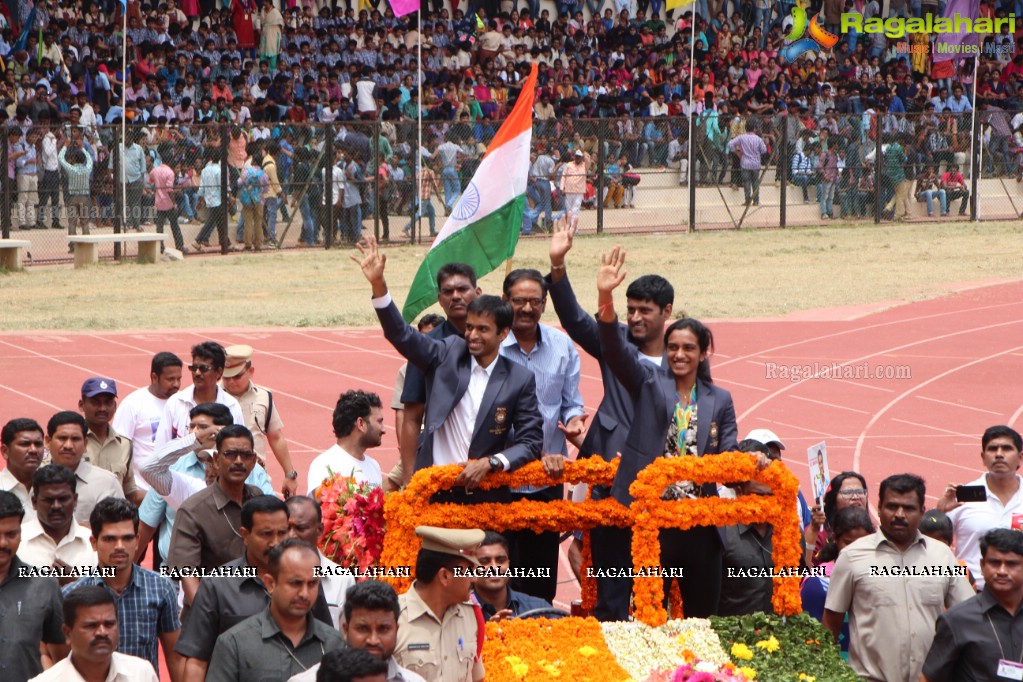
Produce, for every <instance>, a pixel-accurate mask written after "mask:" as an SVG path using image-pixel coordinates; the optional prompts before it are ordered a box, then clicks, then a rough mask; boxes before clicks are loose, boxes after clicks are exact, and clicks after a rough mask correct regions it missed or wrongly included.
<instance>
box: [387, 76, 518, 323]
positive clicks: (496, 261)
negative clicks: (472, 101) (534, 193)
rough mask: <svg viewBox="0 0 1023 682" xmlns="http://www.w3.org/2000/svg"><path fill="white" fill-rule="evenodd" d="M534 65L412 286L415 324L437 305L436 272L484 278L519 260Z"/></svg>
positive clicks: (410, 311) (409, 306)
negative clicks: (452, 269)
mask: <svg viewBox="0 0 1023 682" xmlns="http://www.w3.org/2000/svg"><path fill="white" fill-rule="evenodd" d="M535 89H536V65H535V64H534V65H533V68H532V71H531V72H530V74H529V78H527V79H526V84H525V86H523V88H522V92H521V93H520V94H519V99H518V101H516V102H515V107H514V108H513V109H512V112H511V116H509V117H508V118H507V119H506V120H505V122H504V124H503V125H502V126H501V129H500V130H498V131H497V135H496V136H494V141H493V142H491V143H490V147H489V148H487V153H486V155H485V156H484V157H483V161H481V162H480V166H479V168H478V169H477V170H476V173H475V175H473V176H472V180H471V181H470V182H469V186H468V187H467V188H466V189H465V191H464V192H463V193H462V196H461V197H460V198H459V199H458V203H456V204H455V207H454V209H452V211H451V215H450V216H448V219H447V222H446V223H444V227H443V228H442V229H441V231H440V232H438V233H437V237H436V239H434V241H433V245H432V246H431V247H430V251H429V253H427V254H426V258H425V259H424V260H423V263H422V265H420V266H419V271H418V272H417V273H416V277H415V279H414V280H412V288H411V289H410V290H409V295H408V299H407V300H406V301H405V307H404V308H402V311H401V314H402V316H404V318H405V319H406V320H407V321H409V322H411V321H412V320H414V319H415V317H416V315H418V314H419V313H420V312H422V311H423V310H426V309H427V308H429V307H430V306H431V305H433V304H434V303H435V302H436V301H437V271H438V270H439V269H440V268H441V267H443V266H444V265H446V264H447V263H468V264H469V265H471V266H472V267H473V268H475V270H476V274H477V275H479V276H481V277H482V276H483V275H485V274H487V273H488V272H491V271H492V270H494V269H496V268H497V267H498V266H499V265H501V263H503V262H504V261H506V260H507V259H509V258H511V257H512V256H513V255H514V254H515V245H516V244H518V242H519V230H520V229H521V227H522V211H523V209H524V208H525V205H526V182H527V180H528V177H529V145H530V142H531V141H532V139H533V95H534V91H535Z"/></svg>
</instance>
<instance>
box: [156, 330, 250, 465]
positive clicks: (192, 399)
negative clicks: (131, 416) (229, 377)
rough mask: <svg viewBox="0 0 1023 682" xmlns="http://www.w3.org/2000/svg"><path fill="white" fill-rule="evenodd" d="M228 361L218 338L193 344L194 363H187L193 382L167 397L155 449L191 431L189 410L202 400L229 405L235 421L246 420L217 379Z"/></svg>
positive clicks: (240, 409) (239, 406) (240, 422)
mask: <svg viewBox="0 0 1023 682" xmlns="http://www.w3.org/2000/svg"><path fill="white" fill-rule="evenodd" d="M226 361H227V354H226V353H225V352H224V347H223V346H221V345H220V344H219V343H217V342H216V341H203V342H202V343H200V344H196V345H195V346H192V364H190V365H188V367H187V369H188V371H189V373H190V374H191V375H192V385H191V386H189V387H188V388H182V389H181V390H179V391H178V392H177V393H175V394H174V395H172V396H170V397H169V398H167V404H166V405H164V408H163V417H162V418H161V419H160V428H159V429H157V432H156V440H155V442H154V444H153V447H154V449H158V448H160V446H162V445H164V444H165V443H167V442H168V441H172V440H174V439H175V438H180V437H181V436H184V435H185V434H186V433H188V426H189V416H188V413H189V412H190V411H191V409H192V408H193V407H195V406H196V405H198V404H199V403H220V404H221V405H226V406H227V408H228V409H229V410H231V416H232V417H234V423H235V424H244V423H245V417H244V416H243V415H242V408H241V405H239V404H238V401H237V400H235V398H234V396H232V395H231V394H230V393H228V392H227V391H226V390H224V389H223V388H222V387H221V386H220V385H219V384H218V383H217V382H218V381H220V378H221V377H222V376H223V375H224V365H225V363H226Z"/></svg>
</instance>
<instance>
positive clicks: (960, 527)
mask: <svg viewBox="0 0 1023 682" xmlns="http://www.w3.org/2000/svg"><path fill="white" fill-rule="evenodd" d="M1016 480H1017V481H1018V482H1019V483H1020V487H1019V490H1017V491H1016V494H1015V495H1013V496H1012V499H1011V500H1009V504H1007V505H1003V504H1002V501H1001V500H999V499H998V497H997V496H996V495H995V494H994V493H993V492H991V488H989V487H988V485H987V474H985V475H983V476H981V477H980V478H978V479H977V480H976V481H973V482H972V483H970V484H969V485H982V486H984V489H985V490H987V501H985V502H965V503H963V505H962V506H960V507H956V508H955V509H953V510H952V511H950V512H948V518H950V519H951V520H952V533H953V535H954V537H955V546H956V557H957V558H958V559H960V560H962V561H963V562H964V563H965V564H966V566H967V568H969V569H970V571H972V572H973V577H974V578H976V579H977V589H978V590H980V589H983V588H984V574H983V573H982V572H981V570H980V539H981V538H982V537H984V533H986V532H988V531H989V530H991V529H992V528H1012V527H1013V523H1012V521H1013V517H1019V522H1020V523H1019V527H1023V476H1020V475H1019V474H1016Z"/></svg>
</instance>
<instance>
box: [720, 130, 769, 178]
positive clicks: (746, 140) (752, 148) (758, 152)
mask: <svg viewBox="0 0 1023 682" xmlns="http://www.w3.org/2000/svg"><path fill="white" fill-rule="evenodd" d="M736 149H738V150H739V153H740V154H742V158H740V159H739V166H740V167H741V168H742V169H743V170H760V157H761V156H763V155H764V154H766V153H767V145H766V144H764V141H763V140H762V139H761V138H760V136H759V135H757V134H756V133H743V134H741V135H739V136H738V137H735V138H733V139H732V140H731V142H729V143H728V151H730V152H734V151H735V150H736Z"/></svg>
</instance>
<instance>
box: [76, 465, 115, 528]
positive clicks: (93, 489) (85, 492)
mask: <svg viewBox="0 0 1023 682" xmlns="http://www.w3.org/2000/svg"><path fill="white" fill-rule="evenodd" d="M75 478H77V479H78V482H77V483H76V486H75V487H76V492H77V493H78V504H76V505H75V520H77V521H78V523H85V524H87V523H89V515H90V514H92V509H93V507H95V506H96V505H97V504H98V503H99V501H100V500H102V499H103V498H104V497H119V498H121V499H124V488H122V487H121V482H120V481H119V480H117V476H114V475H113V474H112V473H110V472H109V471H107V470H106V469H100V468H99V467H95V466H93V465H92V464H90V463H89V462H86V461H85V460H82V461H81V462H79V463H78V468H77V469H75Z"/></svg>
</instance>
